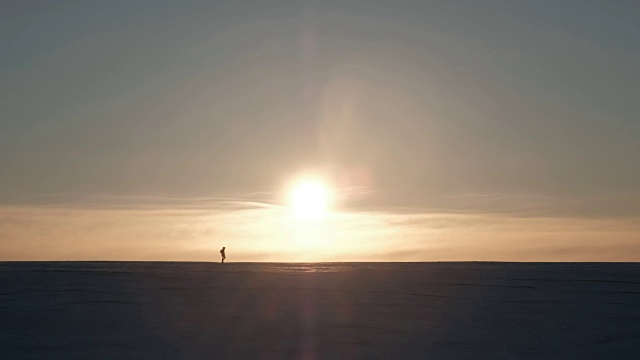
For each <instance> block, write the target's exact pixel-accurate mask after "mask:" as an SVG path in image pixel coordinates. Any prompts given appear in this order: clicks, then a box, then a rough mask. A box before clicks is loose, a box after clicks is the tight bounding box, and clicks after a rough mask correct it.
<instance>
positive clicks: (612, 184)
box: [0, 0, 640, 261]
mask: <svg viewBox="0 0 640 360" xmlns="http://www.w3.org/2000/svg"><path fill="white" fill-rule="evenodd" d="M0 46H1V48H2V56H1V57H0V95H1V96H0V260H176V261H177V260H179V261H217V260H218V258H219V254H218V250H219V248H221V247H222V246H226V247H227V257H228V260H227V261H447V260H451V261H457V260H465V261H466V260H478V261H493V260H495V261H640V225H639V224H640V165H639V164H640V118H639V117H638V114H640V102H639V101H638V98H640V4H639V3H638V2H637V1H626V0H620V1H615V2H608V1H595V0H581V1H577V0H576V1H573V0H563V1H551V0H541V1H535V2H532V1H524V0H523V1H518V0H514V1H498V0H488V1H482V2H479V1H471V0H469V1H427V0H420V1H418V0H416V1H410V0H397V1H393V2H390V1H377V0H367V1H355V0H341V1H320V0H316V1H312V0H303V1H300V0H297V1H285V0H273V1H195V0H182V1H150V0H149V1H143V0H140V1H136V0H132V1H93V0H84V1H64V2H51V1H28V2H27V1H13V0H8V1H3V2H2V4H1V5H0ZM309 174H311V175H313V176H317V177H318V178H320V179H322V180H323V181H325V182H326V183H327V184H330V189H332V193H333V194H334V196H333V198H332V200H333V201H332V203H331V207H330V209H329V211H328V212H327V213H326V214H325V215H324V216H323V217H322V219H315V220H313V221H309V220H301V219H296V217H295V216H292V214H291V211H290V210H291V209H290V206H288V204H287V201H286V199H287V194H288V193H289V192H290V189H291V186H292V185H291V184H292V183H295V179H297V178H299V177H301V176H309Z"/></svg>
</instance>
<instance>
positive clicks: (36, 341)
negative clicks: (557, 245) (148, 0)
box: [0, 262, 640, 359]
mask: <svg viewBox="0 0 640 360" xmlns="http://www.w3.org/2000/svg"><path fill="white" fill-rule="evenodd" d="M0 326H1V328H0V329H1V330H2V332H1V334H2V335H1V336H0V358H2V359H376V358H384V359H640V264H624V263H607V264H602V263H601V264H595V263H577V264H571V263H536V264H532V263H316V264H286V263H279V264H267V263H227V264H219V263H149V262H146V263H145V262H139V263H132V262H124V263H123V262H66V263H65V262H59V263H11V262H6V263H0Z"/></svg>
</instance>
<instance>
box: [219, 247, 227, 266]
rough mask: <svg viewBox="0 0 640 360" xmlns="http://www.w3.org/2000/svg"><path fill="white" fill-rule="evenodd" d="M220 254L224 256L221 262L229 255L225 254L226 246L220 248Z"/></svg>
mask: <svg viewBox="0 0 640 360" xmlns="http://www.w3.org/2000/svg"><path fill="white" fill-rule="evenodd" d="M220 255H221V256H222V261H221V262H220V263H224V259H226V258H227V256H226V255H225V254H224V246H223V247H222V249H221V250H220Z"/></svg>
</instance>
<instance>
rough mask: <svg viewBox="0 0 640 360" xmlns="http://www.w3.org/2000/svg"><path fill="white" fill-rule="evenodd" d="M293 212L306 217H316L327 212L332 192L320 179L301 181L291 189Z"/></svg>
mask: <svg viewBox="0 0 640 360" xmlns="http://www.w3.org/2000/svg"><path fill="white" fill-rule="evenodd" d="M290 196H291V199H290V201H291V207H292V209H293V212H294V213H295V214H296V215H297V216H299V217H301V218H304V219H315V218H318V217H320V216H322V215H323V214H324V213H326V211H327V208H328V206H329V200H330V194H329V189H328V188H327V186H326V185H325V184H323V183H322V182H320V181H318V180H311V179H310V180H304V181H300V182H298V183H297V184H295V185H294V186H293V188H292V189H291V195H290Z"/></svg>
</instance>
